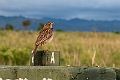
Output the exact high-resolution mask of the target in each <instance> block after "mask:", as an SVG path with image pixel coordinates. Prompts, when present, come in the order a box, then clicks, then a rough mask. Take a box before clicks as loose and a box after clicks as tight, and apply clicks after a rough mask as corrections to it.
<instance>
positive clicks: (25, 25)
mask: <svg viewBox="0 0 120 80" xmlns="http://www.w3.org/2000/svg"><path fill="white" fill-rule="evenodd" d="M30 24H31V21H30V20H28V19H27V20H23V21H22V22H21V25H22V26H23V29H24V30H27V27H28V26H29V25H30ZM43 26H44V24H43V23H39V25H38V28H37V30H40V29H42V28H43ZM0 30H14V26H13V25H12V24H10V23H7V24H6V25H5V27H4V28H0Z"/></svg>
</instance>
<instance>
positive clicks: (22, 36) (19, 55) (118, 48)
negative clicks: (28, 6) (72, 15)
mask: <svg viewBox="0 0 120 80" xmlns="http://www.w3.org/2000/svg"><path fill="white" fill-rule="evenodd" d="M38 33H39V32H38V31H14V30H13V31H11V30H8V31H7V30H0V42H1V43H0V65H29V58H30V57H29V56H30V52H31V51H32V50H33V49H34V43H35V40H36V38H37V35H38ZM54 36H55V37H54V39H53V41H52V42H51V43H48V44H47V45H46V46H47V47H48V49H49V50H60V53H61V65H64V66H65V65H74V66H91V65H93V66H98V65H99V66H104V67H120V34H114V33H112V32H79V31H78V32H72V31H67V32H66V31H64V32H59V31H57V32H55V35H54ZM42 48H43V47H42ZM42 48H41V47H39V49H40V50H41V49H42ZM93 55H94V56H93Z"/></svg>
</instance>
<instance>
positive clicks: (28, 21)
mask: <svg viewBox="0 0 120 80" xmlns="http://www.w3.org/2000/svg"><path fill="white" fill-rule="evenodd" d="M30 24H31V22H30V20H23V21H22V25H23V27H24V30H26V29H27V27H28V26H29V25H30Z"/></svg>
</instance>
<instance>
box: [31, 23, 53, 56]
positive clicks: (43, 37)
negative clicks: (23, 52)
mask: <svg viewBox="0 0 120 80" xmlns="http://www.w3.org/2000/svg"><path fill="white" fill-rule="evenodd" d="M53 23H54V22H47V23H46V24H44V27H43V29H41V30H40V32H39V35H38V37H37V40H36V42H35V49H34V51H33V54H36V50H37V48H38V46H39V45H44V44H46V43H48V42H50V41H51V40H52V39H53V35H54V31H53V28H52V24H53Z"/></svg>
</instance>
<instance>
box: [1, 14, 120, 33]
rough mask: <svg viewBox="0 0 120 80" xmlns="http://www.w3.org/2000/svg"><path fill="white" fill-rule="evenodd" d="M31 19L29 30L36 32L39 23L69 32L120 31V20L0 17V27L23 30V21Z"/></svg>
mask: <svg viewBox="0 0 120 80" xmlns="http://www.w3.org/2000/svg"><path fill="white" fill-rule="evenodd" d="M26 19H29V20H30V21H31V24H30V26H29V27H28V30H36V29H37V28H38V26H39V23H45V22H48V21H53V22H54V24H53V28H54V29H55V30H56V29H61V30H67V31H69V30H70V31H120V21H119V20H113V21H108V20H104V21H103V20H102V21H100V20H85V19H79V18H74V19H70V20H65V19H54V18H42V19H35V18H26V17H23V16H10V17H6V16H0V27H3V28H4V27H5V25H6V24H7V23H9V24H12V25H13V27H14V29H23V27H22V21H23V20H26Z"/></svg>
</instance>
